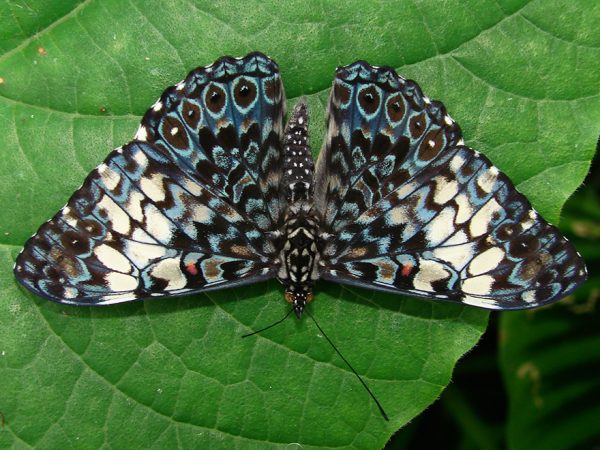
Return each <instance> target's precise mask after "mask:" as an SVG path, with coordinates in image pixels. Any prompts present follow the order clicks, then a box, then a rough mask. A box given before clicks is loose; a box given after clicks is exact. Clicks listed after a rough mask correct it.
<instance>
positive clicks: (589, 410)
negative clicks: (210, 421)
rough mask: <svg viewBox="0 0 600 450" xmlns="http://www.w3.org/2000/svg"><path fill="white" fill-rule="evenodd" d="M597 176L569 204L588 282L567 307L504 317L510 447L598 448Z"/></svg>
mask: <svg viewBox="0 0 600 450" xmlns="http://www.w3.org/2000/svg"><path fill="white" fill-rule="evenodd" d="M597 168H600V165H598V166H597ZM599 174H600V173H599V172H598V171H596V173H595V177H593V178H592V177H590V179H589V181H590V183H589V184H590V185H589V186H586V188H585V190H583V191H581V192H578V193H577V194H576V196H574V197H573V198H571V199H570V200H569V203H568V205H569V207H568V208H567V209H566V213H565V220H564V222H565V225H568V228H569V229H570V230H571V232H572V233H574V234H575V236H574V239H573V242H574V243H575V244H576V245H577V247H578V248H579V249H580V251H581V252H582V255H583V256H584V258H586V262H587V264H588V271H589V273H590V278H589V280H588V282H587V283H586V284H585V285H584V286H583V287H582V288H581V289H579V290H578V291H577V292H576V293H575V294H574V295H572V296H570V297H569V298H568V299H566V300H565V301H563V302H560V303H557V304H555V305H552V306H551V307H548V308H542V309H539V310H533V311H522V312H518V313H514V314H511V313H506V314H504V315H503V316H502V320H501V322H500V336H501V341H500V344H501V346H500V349H501V352H500V365H501V369H502V373H503V376H504V380H505V383H506V388H507V392H508V397H509V407H510V410H509V415H508V423H507V442H508V445H509V448H510V449H511V450H522V449H523V450H525V449H526V450H537V449H540V450H541V449H547V448H552V449H555V450H575V449H584V448H585V449H597V448H600V447H599V445H600V429H599V428H598V417H600V379H599V378H598V373H599V372H600V352H599V351H598V350H599V349H600V329H599V328H598V323H599V319H600V308H598V299H599V298H600V245H599V244H600V189H599V188H600V179H599V178H598V175H599ZM590 175H592V174H590ZM594 178H595V179H594Z"/></svg>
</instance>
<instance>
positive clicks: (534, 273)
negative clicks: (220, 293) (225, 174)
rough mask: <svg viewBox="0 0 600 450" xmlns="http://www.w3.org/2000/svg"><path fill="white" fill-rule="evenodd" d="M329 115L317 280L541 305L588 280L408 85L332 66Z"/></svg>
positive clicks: (436, 108) (508, 187) (365, 70)
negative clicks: (322, 239) (322, 236)
mask: <svg viewBox="0 0 600 450" xmlns="http://www.w3.org/2000/svg"><path fill="white" fill-rule="evenodd" d="M328 120H329V127H328V136H327V139H326V142H325V144H324V148H323V150H322V153H321V155H320V156H319V160H318V162H317V174H316V186H315V192H316V198H315V202H316V205H317V206H318V207H319V211H320V213H321V214H322V216H323V218H324V222H325V223H324V227H325V229H326V230H327V232H328V233H331V234H332V235H334V236H335V239H330V240H329V241H327V243H326V244H325V246H324V248H323V249H322V250H321V255H322V261H321V277H322V278H325V279H329V280H332V281H337V282H343V283H349V284H353V285H357V286H364V287H372V288H376V289H381V290H387V291H395V292H402V293H406V294H409V295H416V296H422V297H427V298H432V299H444V300H453V301H459V302H463V303H467V304H472V305H475V306H480V307H485V308H492V309H513V308H515V309H516V308H526V307H533V306H537V305H540V304H544V303H547V302H549V301H552V300H554V299H557V298H560V297H563V296H564V295H566V294H567V293H569V292H571V291H572V290H573V289H574V288H575V287H576V286H577V285H578V284H580V283H581V282H582V281H583V280H584V279H585V276H586V273H585V267H584V265H583V261H582V259H581V257H580V256H579V255H578V254H577V253H576V251H575V250H574V248H573V246H572V245H571V244H570V243H568V242H567V240H566V239H565V238H564V237H563V236H562V235H561V234H560V233H559V232H558V230H556V228H555V227H553V226H551V225H549V224H548V223H547V222H545V221H544V220H543V219H542V218H541V217H540V216H539V215H538V214H537V213H536V212H535V211H534V210H533V209H532V208H531V205H530V204H529V202H528V201H527V199H526V198H525V197H524V196H523V195H521V194H519V193H518V192H517V191H516V189H515V187H514V185H513V184H512V183H511V182H510V180H509V179H508V178H507V177H506V176H505V175H504V174H502V173H501V172H499V171H498V169H497V168H496V167H494V166H493V165H492V164H491V163H490V162H489V160H487V158H485V157H483V156H482V155H480V154H479V153H478V152H475V151H473V150H471V149H470V148H468V147H465V146H464V145H462V138H461V133H460V128H459V127H458V126H457V125H456V124H455V122H454V121H453V120H452V119H450V117H449V116H448V115H447V114H446V111H445V109H444V107H443V105H441V103H439V102H435V101H430V100H429V99H427V98H426V97H424V96H423V94H422V93H421V90H420V89H419V87H418V86H417V85H416V84H415V83H414V82H412V81H410V80H403V79H402V78H400V77H398V76H397V75H396V74H395V72H394V71H393V70H392V69H387V68H381V69H380V68H373V67H371V66H368V65H367V64H365V63H362V62H358V63H354V64H352V65H350V66H348V67H345V68H342V69H339V70H338V75H337V77H336V79H335V81H334V84H333V89H332V93H331V98H330V102H329V116H328Z"/></svg>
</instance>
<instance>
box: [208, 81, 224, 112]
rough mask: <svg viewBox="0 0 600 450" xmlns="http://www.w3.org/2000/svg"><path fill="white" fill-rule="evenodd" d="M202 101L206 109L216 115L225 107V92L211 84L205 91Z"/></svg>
mask: <svg viewBox="0 0 600 450" xmlns="http://www.w3.org/2000/svg"><path fill="white" fill-rule="evenodd" d="M204 101H205V102H206V106H207V107H208V109H209V110H210V111H211V112H213V113H215V114H217V113H219V112H220V111H221V110H222V109H223V106H225V92H224V91H223V89H221V88H220V87H219V86H217V85H214V84H213V85H212V86H210V87H209V88H208V90H207V91H206V96H205V98H204Z"/></svg>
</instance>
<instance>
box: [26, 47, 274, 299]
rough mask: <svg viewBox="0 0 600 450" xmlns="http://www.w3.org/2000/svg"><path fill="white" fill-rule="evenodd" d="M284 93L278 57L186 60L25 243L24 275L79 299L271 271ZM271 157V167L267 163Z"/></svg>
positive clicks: (53, 292) (194, 287)
mask: <svg viewBox="0 0 600 450" xmlns="http://www.w3.org/2000/svg"><path fill="white" fill-rule="evenodd" d="M214 91H217V92H218V94H219V95H218V96H217V97H218V98H217V99H216V100H217V101H216V104H215V101H214V100H215V96H214V95H213V93H214ZM221 103H222V104H221ZM283 104H284V98H283V89H282V87H281V81H280V78H279V73H278V69H277V66H276V65H275V64H274V63H272V62H271V60H269V59H268V58H266V57H265V56H263V55H260V54H251V55H248V56H247V57H246V58H243V59H233V58H222V59H221V60H219V61H217V62H216V63H215V64H214V65H212V66H209V67H207V68H200V69H197V70H195V71H193V72H191V73H190V75H189V76H188V77H187V78H186V80H184V81H183V82H182V83H180V84H178V85H177V86H175V87H171V88H169V89H167V90H166V91H165V93H164V94H163V95H162V97H161V99H160V100H159V101H158V102H157V103H156V104H155V105H154V106H153V107H152V108H151V109H150V110H149V111H148V113H147V114H146V115H145V117H144V119H143V121H142V125H141V126H140V129H139V130H138V133H137V135H136V140H134V141H133V142H131V143H130V144H127V145H126V146H123V147H122V148H119V149H117V150H115V151H114V152H112V153H111V154H110V155H109V156H108V158H107V159H106V160H105V161H104V163H102V164H101V165H100V166H98V168H96V169H95V170H94V171H93V172H92V173H91V174H90V175H89V176H88V178H87V179H86V181H85V182H84V184H83V185H82V187H81V188H80V189H79V190H78V191H77V192H76V193H75V194H74V195H73V196H72V197H71V199H70V200H69V202H68V204H67V205H66V206H65V208H63V209H62V210H61V211H59V213H58V214H57V215H56V216H55V217H54V218H53V219H52V220H50V221H49V222H47V223H46V224H44V225H43V226H42V227H41V228H40V230H39V231H38V232H37V233H36V235H34V236H33V237H32V239H31V240H30V241H29V242H28V243H27V244H26V246H25V248H24V250H23V251H22V253H21V254H20V255H19V257H18V258H17V262H16V264H15V273H16V275H17V278H18V279H19V280H20V281H21V283H23V284H24V285H25V286H27V287H28V288H29V289H31V290H33V291H34V292H36V293H37V294H39V295H42V296H44V297H46V298H50V299H52V300H56V301H60V302H64V303H74V304H108V303H116V302H122V301H128V300H134V299H138V298H148V297H151V296H161V295H180V294H184V293H189V292H194V291H202V290H207V289H215V288H219V287H230V286H234V285H239V284H244V283H250V282H255V281H258V280H261V279H267V278H271V277H272V276H273V275H274V273H275V272H276V270H277V261H276V259H275V257H274V255H275V252H276V249H275V247H274V245H273V242H272V241H271V240H270V239H268V237H265V230H266V229H273V228H274V227H275V224H277V223H278V222H279V221H280V220H281V218H280V217H279V215H280V211H279V209H280V206H279V198H278V191H279V186H277V189H275V188H274V187H273V184H275V183H277V184H278V183H279V178H278V177H279V176H280V172H281V169H280V167H278V165H280V164H281V162H280V140H281V136H280V134H281V128H282V123H281V122H282V117H283ZM265 160H269V161H270V164H272V166H274V169H273V167H271V166H268V167H267V170H262V169H261V167H260V165H259V162H260V161H265ZM273 170H275V171H276V172H277V175H273V173H272V171H273Z"/></svg>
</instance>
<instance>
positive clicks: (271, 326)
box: [242, 308, 294, 338]
mask: <svg viewBox="0 0 600 450" xmlns="http://www.w3.org/2000/svg"><path fill="white" fill-rule="evenodd" d="M293 310H294V308H292V309H290V310H289V311H288V313H287V314H286V315H285V316H283V317H282V318H281V319H279V320H278V321H277V322H275V323H272V324H271V325H269V326H268V327H264V328H261V329H260V330H258V331H253V332H252V333H248V334H244V335H242V337H243V338H245V337H248V336H252V335H255V334H258V333H262V332H263V331H266V330H268V329H269V328H273V327H274V326H275V325H279V324H280V323H281V322H283V321H284V320H285V319H287V318H288V317H289V315H290V314H291V313H292V311H293Z"/></svg>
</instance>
